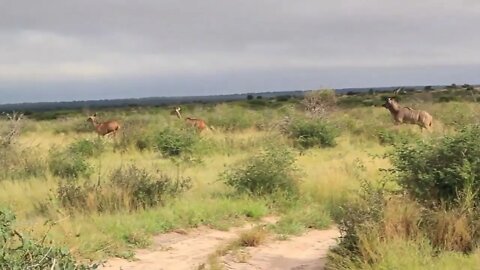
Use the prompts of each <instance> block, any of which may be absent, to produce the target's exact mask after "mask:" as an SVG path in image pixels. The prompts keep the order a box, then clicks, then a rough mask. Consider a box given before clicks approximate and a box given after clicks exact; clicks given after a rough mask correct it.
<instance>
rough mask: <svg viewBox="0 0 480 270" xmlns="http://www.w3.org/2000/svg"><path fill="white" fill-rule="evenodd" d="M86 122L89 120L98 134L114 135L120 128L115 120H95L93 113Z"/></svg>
mask: <svg viewBox="0 0 480 270" xmlns="http://www.w3.org/2000/svg"><path fill="white" fill-rule="evenodd" d="M87 121H88V122H91V123H92V125H93V127H94V128H95V131H96V132H97V134H98V135H100V136H106V135H110V134H111V135H115V134H116V132H117V131H118V130H119V129H120V125H119V124H118V122H117V121H115V120H110V121H106V122H102V123H99V122H98V121H97V114H96V113H95V114H93V115H91V116H89V117H88V118H87Z"/></svg>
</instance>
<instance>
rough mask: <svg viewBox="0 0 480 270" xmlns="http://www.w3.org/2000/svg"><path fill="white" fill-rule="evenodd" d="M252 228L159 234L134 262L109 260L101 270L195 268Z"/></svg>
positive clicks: (266, 220)
mask: <svg viewBox="0 0 480 270" xmlns="http://www.w3.org/2000/svg"><path fill="white" fill-rule="evenodd" d="M274 222H276V219H274V218H265V219H264V220H262V222H261V223H264V224H265V223H274ZM255 226H257V224H253V223H252V224H247V225H245V226H243V227H236V228H231V229H230V230H228V231H219V230H213V229H210V228H207V227H200V228H197V229H192V230H188V231H182V232H171V233H166V234H161V235H158V236H155V237H154V238H153V244H152V247H151V248H149V249H141V250H137V251H136V252H135V259H134V260H132V261H128V260H125V259H120V258H114V259H110V260H108V261H107V262H106V263H105V264H104V266H103V268H100V269H111V270H119V269H122V270H140V269H142V270H143V269H148V270H160V269H161V270H170V269H171V270H182V269H185V270H186V269H188V270H190V269H197V268H198V267H199V266H200V265H202V264H203V263H204V262H205V261H206V260H207V257H208V255H210V254H211V253H212V252H214V251H215V250H216V248H217V247H218V246H220V244H222V243H225V242H228V241H231V240H234V239H236V238H238V235H239V234H240V233H241V232H242V231H246V230H249V229H251V228H253V227H255Z"/></svg>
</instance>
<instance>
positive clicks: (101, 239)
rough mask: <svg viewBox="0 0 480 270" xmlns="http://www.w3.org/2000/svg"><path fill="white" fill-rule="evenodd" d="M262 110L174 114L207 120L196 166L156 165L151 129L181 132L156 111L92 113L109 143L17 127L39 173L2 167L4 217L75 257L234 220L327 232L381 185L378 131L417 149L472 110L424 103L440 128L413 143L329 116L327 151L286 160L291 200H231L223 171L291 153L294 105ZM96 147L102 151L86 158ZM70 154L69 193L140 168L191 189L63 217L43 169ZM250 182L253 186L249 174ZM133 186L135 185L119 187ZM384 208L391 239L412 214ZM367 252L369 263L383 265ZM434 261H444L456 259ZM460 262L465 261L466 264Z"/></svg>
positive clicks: (195, 149)
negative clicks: (109, 128) (13, 216)
mask: <svg viewBox="0 0 480 270" xmlns="http://www.w3.org/2000/svg"><path fill="white" fill-rule="evenodd" d="M271 103H272V102H270V101H268V102H266V103H265V104H267V105H265V106H268V107H262V106H263V105H262V106H260V105H258V104H257V105H255V106H252V104H247V105H245V106H243V105H239V104H235V103H232V104H229V103H228V104H221V105H217V106H200V105H192V106H185V107H184V109H185V115H189V116H190V115H191V116H194V117H199V118H203V119H206V121H207V123H208V124H209V125H211V126H214V127H215V130H213V131H206V132H202V133H201V134H196V135H195V136H196V137H195V139H194V140H195V143H194V144H192V145H190V146H191V147H190V146H189V147H188V152H190V153H192V154H193V155H195V156H198V157H199V158H200V159H201V160H202V162H201V163H200V162H195V163H192V162H189V161H188V160H182V159H172V158H166V157H165V156H164V154H162V153H161V152H160V151H157V150H158V149H161V147H162V145H160V144H159V140H158V137H157V136H159V133H160V131H162V130H165V128H167V127H168V128H171V129H173V130H180V129H181V128H183V127H184V126H183V124H184V123H183V122H182V121H179V120H178V119H176V118H174V117H172V116H170V115H169V114H168V110H167V109H165V108H151V109H144V108H132V109H123V110H111V111H102V112H101V114H100V113H99V115H101V116H102V119H109V118H115V119H118V120H119V121H120V122H121V124H122V127H123V131H122V132H121V133H120V134H119V136H118V137H117V138H115V139H105V138H100V139H98V138H97V137H98V136H97V135H96V134H95V133H94V132H93V130H91V129H90V128H91V127H88V126H84V125H83V124H84V123H83V122H84V120H85V117H84V115H82V114H73V113H72V114H65V115H63V114H62V117H63V118H62V119H60V118H59V119H52V120H41V121H37V120H34V119H29V120H26V123H25V130H24V132H23V133H21V136H20V138H19V140H18V145H15V147H18V148H17V149H20V150H21V149H28V150H29V151H28V152H27V154H26V155H22V157H24V158H25V159H26V158H28V159H29V161H28V162H32V164H40V165H39V166H38V167H36V166H33V165H32V166H26V165H25V164H26V163H23V161H22V162H17V161H16V162H13V163H9V164H12V168H15V169H18V170H20V171H21V173H20V174H14V173H13V172H14V170H5V172H4V175H3V177H2V179H1V180H0V188H1V189H2V192H1V193H0V205H1V206H8V207H10V208H12V209H13V210H14V211H15V212H16V213H17V219H18V221H17V226H18V228H20V229H22V228H23V229H31V230H32V233H33V235H37V236H41V235H43V234H44V233H45V232H46V230H47V227H46V226H44V224H45V222H51V223H52V222H53V223H52V224H54V225H53V227H52V229H51V230H50V231H49V233H48V239H49V240H52V241H54V242H55V243H56V244H59V245H65V246H67V247H69V249H70V250H71V251H72V252H73V253H74V254H76V255H78V256H81V257H83V258H104V257H106V256H111V255H117V256H129V254H131V252H130V250H131V249H133V248H135V247H144V246H146V245H148V243H149V240H150V237H151V236H152V235H153V234H156V233H162V232H166V231H169V230H173V229H176V228H190V227H195V226H199V225H207V226H212V227H215V228H219V229H226V228H228V227H229V226H232V225H235V224H239V223H241V222H243V221H245V220H249V219H258V218H260V217H262V216H265V215H271V214H273V215H278V216H279V217H280V223H279V225H278V227H277V228H275V230H277V232H279V233H282V234H295V233H301V232H302V231H304V230H306V229H308V228H309V227H311V228H323V227H325V226H328V225H329V224H330V223H331V219H332V217H338V216H340V215H341V214H342V213H341V209H340V207H339V205H341V204H343V203H346V202H349V201H352V200H355V198H356V196H357V195H356V191H357V190H359V189H360V187H361V183H362V181H363V180H367V181H369V182H372V183H374V184H376V182H377V180H378V179H380V178H382V175H381V173H379V168H389V167H390V166H391V165H390V162H389V160H388V159H385V158H382V155H383V154H384V153H385V151H386V150H387V149H391V148H392V146H390V143H384V145H381V144H380V143H379V142H380V139H379V134H378V133H379V130H385V131H388V132H389V134H397V133H396V131H397V130H400V133H406V134H407V135H408V136H410V135H412V137H418V138H420V139H422V140H423V139H425V140H427V139H429V138H430V137H436V136H441V135H443V134H444V133H452V132H455V128H456V127H455V126H456V125H457V124H455V123H453V122H452V121H453V119H454V118H455V117H454V116H448V115H442V112H449V111H454V112H455V113H457V114H458V115H460V114H462V113H463V112H465V113H466V112H468V111H470V110H472V111H473V110H477V108H478V107H479V105H477V104H468V105H466V106H465V107H463V106H458V105H456V103H446V104H442V105H439V104H426V105H425V109H427V110H430V111H431V112H432V115H433V117H434V121H435V119H438V121H441V122H442V124H441V125H436V124H435V123H434V125H436V128H437V129H436V130H435V131H434V133H433V134H430V135H425V134H421V133H420V130H419V129H418V128H415V127H410V126H407V125H403V126H399V127H394V128H393V127H392V120H391V118H390V115H389V113H388V111H386V110H385V109H383V108H379V107H361V108H358V107H356V108H348V109H344V108H340V109H338V110H336V111H334V112H332V113H331V114H329V122H330V123H331V124H332V125H333V126H335V127H336V128H337V129H338V130H339V131H340V133H341V135H340V136H339V137H337V138H336V139H335V142H336V145H335V147H332V148H313V149H311V150H309V151H306V152H297V151H296V150H293V151H291V153H290V154H291V155H292V157H293V159H295V160H296V167H298V168H299V173H300V174H299V179H300V178H301V179H302V181H299V182H298V183H297V184H296V185H297V187H296V188H297V189H298V192H296V194H297V195H295V196H290V197H288V196H284V194H281V193H277V192H273V193H272V194H273V195H265V194H262V195H261V196H251V195H246V194H241V195H238V194H237V195H232V193H231V190H230V189H229V188H228V187H227V186H226V185H225V184H224V183H223V182H222V181H218V179H219V175H220V174H221V173H222V172H224V171H225V170H226V169H228V168H232V167H231V166H232V165H233V164H238V162H240V161H242V160H248V159H250V158H252V156H258V154H259V153H260V151H261V149H265V147H267V148H268V147H269V146H270V145H272V142H275V144H280V145H283V146H285V147H290V146H293V144H292V142H291V140H289V139H288V138H286V136H284V135H282V133H281V132H280V128H281V121H282V119H283V118H284V116H290V118H291V119H295V118H300V117H302V115H303V112H302V111H300V110H297V108H295V104H291V103H282V104H280V105H278V107H275V106H273V105H272V104H273V103H272V104H271ZM406 105H409V104H406ZM422 105H423V104H422ZM448 117H450V118H448ZM460 120H461V121H460ZM460 120H458V121H457V122H458V123H459V124H458V125H460V126H461V125H464V124H465V123H470V122H474V121H475V118H474V117H465V118H462V119H460ZM188 136H190V134H188ZM399 136H402V135H399ZM156 139H157V141H156ZM97 140H98V141H97ZM392 140H395V139H392ZM166 141H168V140H166ZM91 143H93V144H94V147H92V144H91ZM97 143H98V145H97ZM159 146H160V147H159ZM53 147H55V148H57V149H59V152H58V154H59V155H57V156H56V158H54V155H53V154H49V153H50V149H51V148H53ZM72 149H73V150H72ZM99 149H101V151H99V152H96V151H97V150H99ZM7 153H9V152H7ZM62 153H63V154H62ZM72 153H77V154H78V156H81V159H82V162H84V163H83V164H84V165H85V166H87V167H88V168H89V170H88V174H84V175H82V173H80V174H79V177H77V178H79V179H78V180H74V181H75V182H72V183H75V185H77V186H79V187H83V186H82V185H83V184H84V183H85V184H86V185H88V186H93V185H96V184H98V181H99V180H100V181H101V182H103V181H105V183H106V182H109V181H110V177H111V175H112V172H113V171H114V170H115V169H117V168H119V167H125V166H128V165H129V164H135V166H137V167H139V168H143V169H145V171H146V173H148V174H153V175H155V174H156V173H157V171H161V172H163V173H165V174H166V175H169V176H170V177H171V178H173V179H178V178H182V177H185V178H191V179H192V187H191V189H190V190H188V191H186V192H184V193H181V194H178V196H177V197H175V198H166V199H165V200H163V199H162V203H160V204H154V205H149V206H148V207H136V208H135V207H128V204H118V205H119V207H117V208H115V211H104V212H98V211H85V212H82V211H67V210H66V209H65V208H64V207H62V206H61V202H60V201H59V200H58V198H56V197H55V195H56V194H57V192H58V191H59V190H58V187H59V183H63V184H65V182H66V181H68V180H66V179H63V178H64V177H66V176H65V175H61V174H58V173H55V172H54V171H55V170H53V168H52V163H55V162H56V164H57V165H58V164H60V163H62V162H64V161H68V160H70V159H71V158H72V156H73V155H72ZM77 154H74V155H77ZM8 155H10V153H9V154H8ZM9 157H11V156H9ZM30 159H31V160H30ZM37 162H38V163H37ZM263 166H264V165H261V168H259V170H260V171H261V170H264V169H265V168H263ZM29 167H31V168H39V169H35V170H29V171H28V173H24V171H25V168H29ZM48 168H50V170H49V169H48ZM64 169H65V167H64ZM31 171H32V172H35V173H31ZM277 171H281V170H277ZM277 171H275V172H277ZM0 172H3V171H1V170H0ZM286 172H287V174H288V173H289V171H286ZM267 174H270V173H269V172H267ZM85 175H86V176H85ZM264 175H265V174H264ZM255 178H257V179H258V177H257V176H255ZM133 179H134V177H132V178H131V179H130V180H133ZM19 180H23V181H19ZM107 180H108V181H107ZM396 188H398V186H397V187H396ZM299 198H301V199H299ZM120 205H121V206H120ZM405 207H407V206H405ZM412 207H413V206H412ZM388 209H390V210H389V211H390V212H387V213H388V215H389V216H388V219H389V220H392V223H391V224H390V225H389V226H388V227H385V230H387V229H388V231H391V234H392V235H393V234H400V231H402V230H403V231H405V230H410V229H411V228H414V225H413V223H412V222H410V223H409V222H407V221H402V220H401V218H402V217H403V216H402V215H400V216H399V215H395V214H396V213H398V212H402V211H407V212H408V213H405V215H406V216H408V215H410V216H412V217H411V218H410V217H409V218H408V219H407V218H405V219H407V220H410V221H411V220H414V219H413V214H414V210H413V208H412V209H410V208H408V209H407V210H405V209H404V208H402V207H400V206H399V207H397V208H394V207H393V206H389V208H388ZM447 212H448V211H447ZM440 213H441V212H438V213H437V215H440ZM448 213H449V214H448V215H450V216H449V217H448V220H451V221H453V220H458V222H460V221H462V212H460V213H457V212H448ZM407 214H408V215H407ZM448 215H446V216H448ZM440 216H441V215H440ZM440 216H436V215H433V214H432V216H431V218H430V219H423V218H422V220H425V222H427V221H428V222H431V223H430V224H431V226H432V227H433V228H438V229H436V231H443V232H451V233H450V234H446V233H444V234H445V235H456V234H460V235H462V234H461V233H462V232H461V231H455V230H454V229H452V228H457V227H458V226H464V224H463V223H462V224H461V223H451V222H445V220H447V217H440ZM394 218H397V219H400V220H395V219H394ZM393 220H395V221H393ZM441 221H443V222H441ZM437 236H438V235H437ZM464 236H465V239H467V238H466V235H464ZM423 237H424V238H425V239H434V241H432V244H431V245H434V246H438V245H439V244H438V243H439V242H444V243H445V242H446V243H449V244H448V246H454V244H453V243H450V242H452V240H451V239H455V238H456V237H453V238H445V239H443V238H435V237H433V236H431V235H424V236H423ZM418 239H420V238H418ZM418 239H417V238H416V237H415V238H413V240H412V239H407V240H406V241H407V244H405V243H403V242H402V243H401V244H398V245H399V246H400V247H403V246H402V245H404V244H405V245H407V246H408V245H410V244H411V245H413V244H412V243H417V242H412V241H421V240H418ZM389 241H390V240H389ZM408 241H410V242H408ZM389 243H390V242H385V243H384V242H382V243H379V246H381V245H384V246H388V244H389ZM418 243H420V242H418ZM460 244H461V245H462V246H464V245H465V244H464V243H460ZM400 247H399V249H400ZM433 248H435V247H433ZM455 249H457V248H455ZM422 250H423V248H422ZM382 252H383V250H382ZM422 252H423V251H422ZM376 254H377V253H376ZM378 254H380V255H378V256H380V257H381V256H387V254H385V255H382V254H383V253H378ZM442 254H443V253H442ZM445 254H446V255H445V256H447V257H448V258H453V257H454V258H455V260H457V259H458V260H463V259H464V258H463V257H461V258H460V257H457V255H452V256H450V255H448V254H449V253H448V254H447V253H445ZM452 254H453V253H452ZM465 260H466V261H469V260H470V258H466V259H465Z"/></svg>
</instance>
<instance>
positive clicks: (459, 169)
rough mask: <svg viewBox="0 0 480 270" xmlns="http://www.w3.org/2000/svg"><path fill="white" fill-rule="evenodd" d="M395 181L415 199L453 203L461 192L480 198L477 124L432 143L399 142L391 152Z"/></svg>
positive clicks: (427, 201)
mask: <svg viewBox="0 0 480 270" xmlns="http://www.w3.org/2000/svg"><path fill="white" fill-rule="evenodd" d="M390 156H391V157H392V163H393V171H394V172H395V173H396V174H397V175H398V183H399V184H400V185H401V186H402V187H403V188H405V189H406V190H407V191H408V192H409V193H410V194H411V195H413V196H414V197H415V198H416V199H418V200H420V201H422V202H424V203H427V204H436V203H439V202H445V203H447V204H452V203H455V202H456V200H457V198H458V197H459V195H460V193H461V192H464V191H465V190H470V191H472V192H473V193H474V195H473V201H474V202H476V203H477V204H478V202H479V200H480V194H478V192H477V191H478V190H480V126H471V127H467V128H465V129H463V130H461V131H460V132H459V133H458V134H455V135H449V136H445V137H443V138H441V139H439V140H437V141H433V142H426V143H424V142H419V143H418V144H416V145H402V146H401V147H397V148H396V149H395V151H394V152H393V153H391V155H390Z"/></svg>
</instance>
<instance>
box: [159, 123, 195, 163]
mask: <svg viewBox="0 0 480 270" xmlns="http://www.w3.org/2000/svg"><path fill="white" fill-rule="evenodd" d="M198 141H199V137H198V134H197V133H196V132H195V130H194V129H193V128H184V129H173V128H165V129H163V130H162V131H160V132H159V133H158V134H157V135H156V136H155V137H154V138H153V144H154V146H155V148H156V149H157V150H158V151H160V153H162V154H163V155H164V156H166V157H174V156H180V155H188V154H192V152H193V148H194V146H195V144H196V143H197V142H198Z"/></svg>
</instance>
